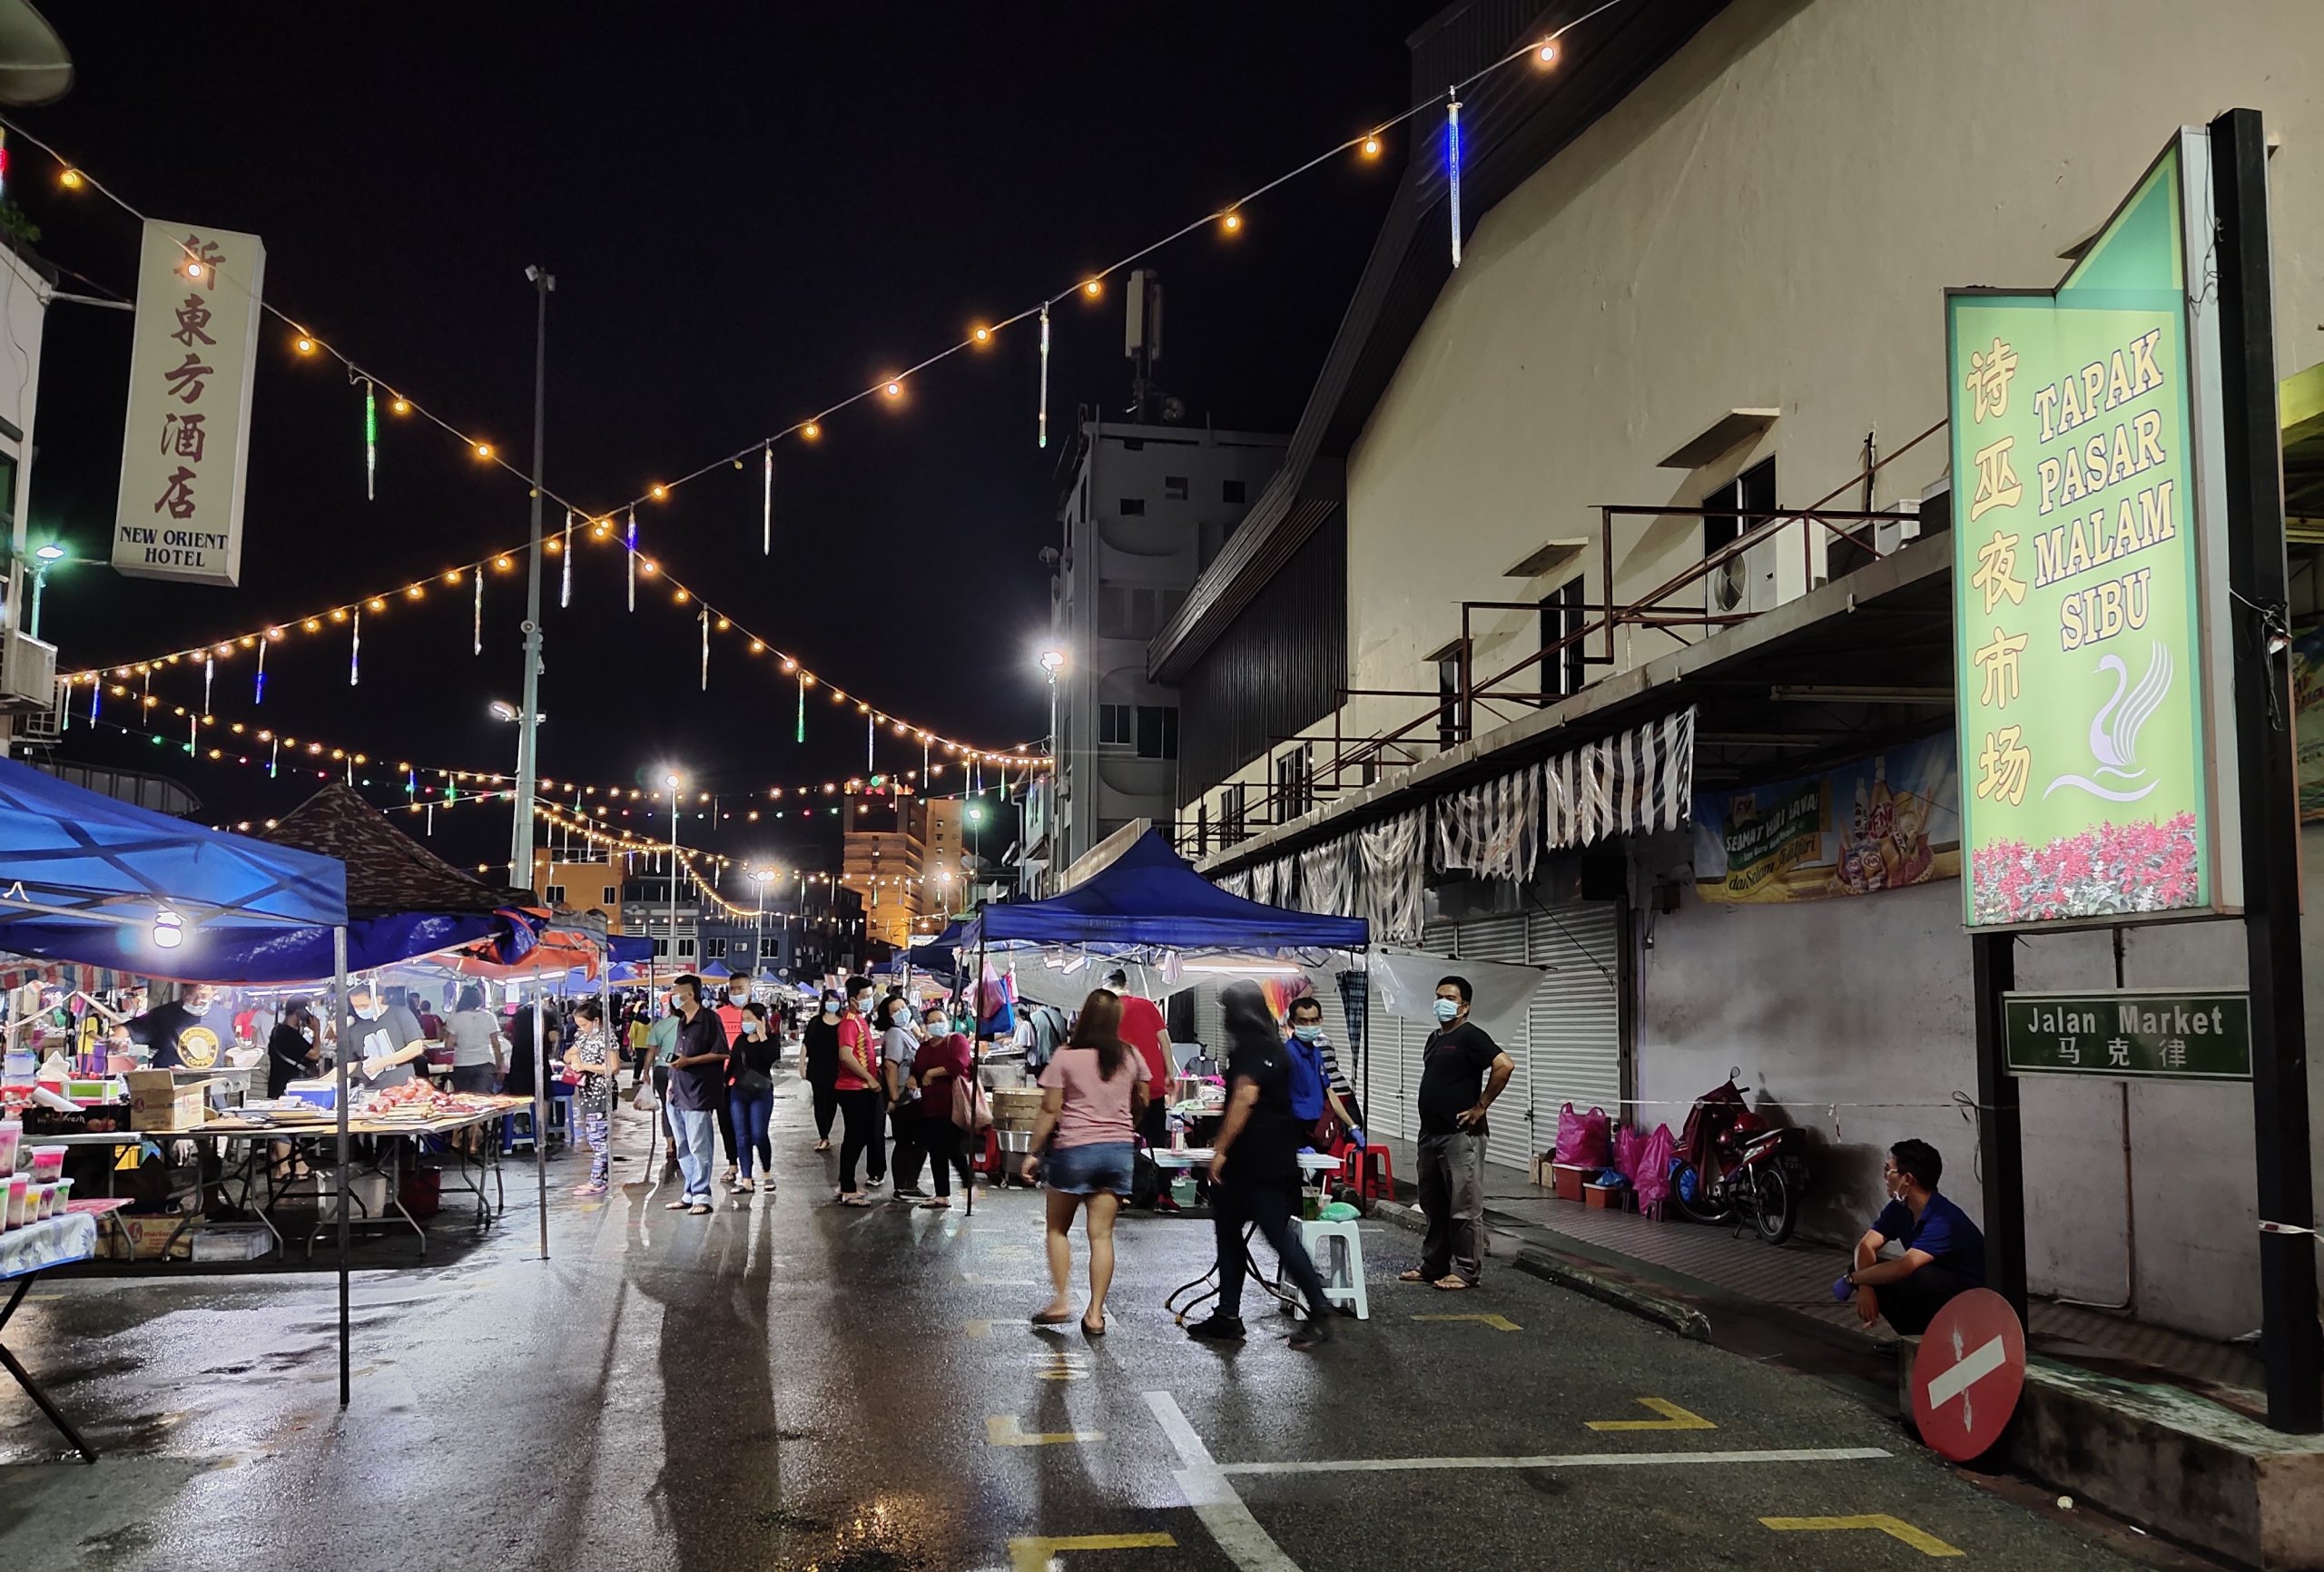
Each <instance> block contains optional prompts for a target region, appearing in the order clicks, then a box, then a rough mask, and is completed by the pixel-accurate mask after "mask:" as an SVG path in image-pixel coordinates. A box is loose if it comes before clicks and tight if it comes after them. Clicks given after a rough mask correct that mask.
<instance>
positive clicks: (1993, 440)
mask: <svg viewBox="0 0 2324 1572" xmlns="http://www.w3.org/2000/svg"><path fill="white" fill-rule="evenodd" d="M2181 180H2182V147H2181V143H2180V142H2176V141H2174V142H2173V143H2172V144H2171V147H2170V149H2169V150H2167V151H2166V152H2164V154H2163V156H2162V159H2160V160H2159V161H2158V162H2156V164H2155V165H2154V167H2153V169H2152V171H2151V172H2149V173H2148V175H2147V176H2146V178H2145V179H2144V180H2143V181H2142V182H2141V183H2140V185H2139V187H2138V189H2137V190H2136V191H2135V192H2133V193H2132V195H2131V197H2130V199H2129V200H2128V201H2125V202H2124V203H2123V204H2122V208H2121V209H2120V210H2119V211H2116V213H2115V215H2114V217H2113V219H2112V221H2110V222H2109V223H2108V224H2107V225H2106V227H2105V228H2104V229H2102V231H2099V233H2098V235H2097V237H2096V238H2095V239H2094V240H2093V241H2091V243H2090V246H2089V249H2088V250H2087V251H2084V252H2083V256H2082V258H2081V260H2079V261H2078V262H2076V263H2075V264H2074V267H2073V270H2072V271H2071V272H2070V273H2068V274H2067V276H2066V279H2065V281H2064V282H2063V284H2061V285H2060V286H2059V287H2058V289H2057V290H2055V291H2043V292H2039V293H2027V292H2018V293H2012V292H2005V291H2001V290H1948V291H1946V295H1945V308H1946V320H1947V327H1948V341H1947V349H1948V354H1949V356H1950V360H1951V370H1952V389H1951V412H1952V441H1953V473H1954V476H1955V487H1954V498H1955V500H1954V519H1955V525H1954V530H1953V536H1954V542H1955V545H1954V569H1953V592H1954V644H1955V692H1956V695H1957V696H1956V699H1955V715H1956V722H1957V726H1958V731H1959V736H1960V769H1961V781H1962V787H1963V790H1962V793H1961V802H1962V810H1963V819H1964V825H1963V834H1962V841H1963V844H1964V846H1965V848H1966V849H1967V854H1968V859H1969V867H1968V878H1967V879H1966V880H1965V908H1966V921H1967V923H1968V925H1969V926H1970V927H1972V928H2002V927H2021V926H2026V925H2031V924H2036V923H2043V922H2053V921H2082V920H2088V919H2093V918H2103V917H2119V916H2131V915H2135V914H2149V913H2152V914H2162V913H2169V912H2185V911H2189V910H2196V909H2204V908H2206V907H2209V906H2211V904H2212V903H2213V899H2214V895H2213V889H2212V886H2213V882H2214V879H2215V878H2216V871H2215V870H2214V868H2213V866H2212V858H2211V847H2212V844H2213V842H2212V837H2211V821H2210V814H2211V804H2210V803H2209V802H2208V801H2206V796H2207V790H2206V788H2207V777H2206V773H2205V771H2206V764H2205V760H2206V757H2207V751H2208V749H2209V747H2210V734H2209V728H2208V726H2207V723H2206V718H2205V715H2204V710H2203V700H2204V695H2203V692H2202V686H2203V683H2202V678H2203V672H2204V666H2203V660H2204V652H2203V645H2202V637H2203V615H2202V600H2201V570H2200V565H2199V559H2198V551H2197V538H2196V519H2197V513H2196V502H2195V493H2196V489H2197V485H2198V481H2197V466H2196V464H2195V462H2194V430H2195V427H2194V420H2193V418H2192V416H2191V404H2190V397H2189V394H2190V381H2191V361H2190V355H2189V325H2188V312H2187V299H2186V291H2187V263H2186V247H2185V224H2184V218H2183V211H2182V203H2181Z"/></svg>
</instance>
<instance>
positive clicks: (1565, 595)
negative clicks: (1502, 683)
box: [1541, 579, 1586, 698]
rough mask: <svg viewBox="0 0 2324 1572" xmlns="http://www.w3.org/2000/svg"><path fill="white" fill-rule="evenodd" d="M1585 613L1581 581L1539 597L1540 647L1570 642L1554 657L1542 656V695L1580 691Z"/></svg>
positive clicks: (1556, 696)
mask: <svg viewBox="0 0 2324 1572" xmlns="http://www.w3.org/2000/svg"><path fill="white" fill-rule="evenodd" d="M1583 616H1584V613H1583V612H1582V609H1581V580H1580V579H1575V580H1574V581H1573V582H1572V583H1571V584H1569V585H1565V586H1564V587H1563V588H1561V589H1558V590H1554V591H1552V592H1551V593H1550V594H1546V595H1544V596H1542V597H1541V648H1542V649H1543V650H1544V651H1547V650H1549V649H1550V647H1551V645H1553V644H1556V643H1557V642H1558V641H1559V640H1560V639H1564V638H1571V639H1572V640H1573V642H1572V643H1571V644H1567V645H1566V646H1565V647H1564V648H1562V649H1561V650H1559V651H1558V652H1557V653H1555V654H1548V653H1544V654H1543V655H1542V656H1541V692H1542V693H1546V694H1548V695H1550V696H1551V697H1552V698H1562V697H1563V696H1565V695H1566V694H1568V693H1580V692H1581V683H1582V672H1583V669H1584V668H1583V664H1582V659H1581V646H1582V644H1584V643H1585V642H1586V641H1585V640H1583V639H1582V638H1581V627H1582V618H1583Z"/></svg>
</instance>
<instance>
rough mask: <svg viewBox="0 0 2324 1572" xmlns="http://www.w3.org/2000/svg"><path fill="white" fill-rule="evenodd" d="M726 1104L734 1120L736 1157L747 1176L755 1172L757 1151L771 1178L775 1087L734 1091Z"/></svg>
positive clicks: (772, 1172)
mask: <svg viewBox="0 0 2324 1572" xmlns="http://www.w3.org/2000/svg"><path fill="white" fill-rule="evenodd" d="M726 1105H727V1116H728V1117H729V1118H731V1119H733V1120H734V1160H735V1162H736V1163H737V1164H739V1165H740V1166H741V1168H742V1170H743V1178H745V1179H748V1178H749V1177H750V1176H751V1154H753V1152H755V1153H756V1154H758V1160H759V1172H761V1173H762V1174H765V1175H766V1176H767V1178H768V1180H769V1181H770V1182H771V1181H772V1180H773V1178H774V1148H773V1146H772V1145H768V1143H767V1138H766V1127H767V1122H768V1121H769V1120H771V1119H773V1117H774V1088H773V1086H769V1087H768V1088H767V1089H766V1090H765V1091H763V1092H744V1091H739V1090H738V1091H734V1092H730V1093H729V1094H727V1098H726Z"/></svg>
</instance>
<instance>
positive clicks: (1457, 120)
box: [1444, 87, 1461, 268]
mask: <svg viewBox="0 0 2324 1572" xmlns="http://www.w3.org/2000/svg"><path fill="white" fill-rule="evenodd" d="M1444 174H1445V180H1446V182H1447V185H1448V188H1449V191H1450V194H1451V197H1452V265H1453V266H1454V267H1456V268H1457V267H1459V266H1460V265H1461V90H1460V89H1459V88H1457V87H1448V88H1446V89H1445V90H1444Z"/></svg>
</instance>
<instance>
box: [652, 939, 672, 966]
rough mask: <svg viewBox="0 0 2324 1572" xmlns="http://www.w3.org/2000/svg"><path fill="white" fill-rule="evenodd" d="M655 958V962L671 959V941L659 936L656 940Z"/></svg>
mask: <svg viewBox="0 0 2324 1572" xmlns="http://www.w3.org/2000/svg"><path fill="white" fill-rule="evenodd" d="M654 958H655V960H667V959H669V958H670V941H669V940H668V939H666V938H662V937H660V936H659V935H658V934H657V935H656V936H655V939H654Z"/></svg>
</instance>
